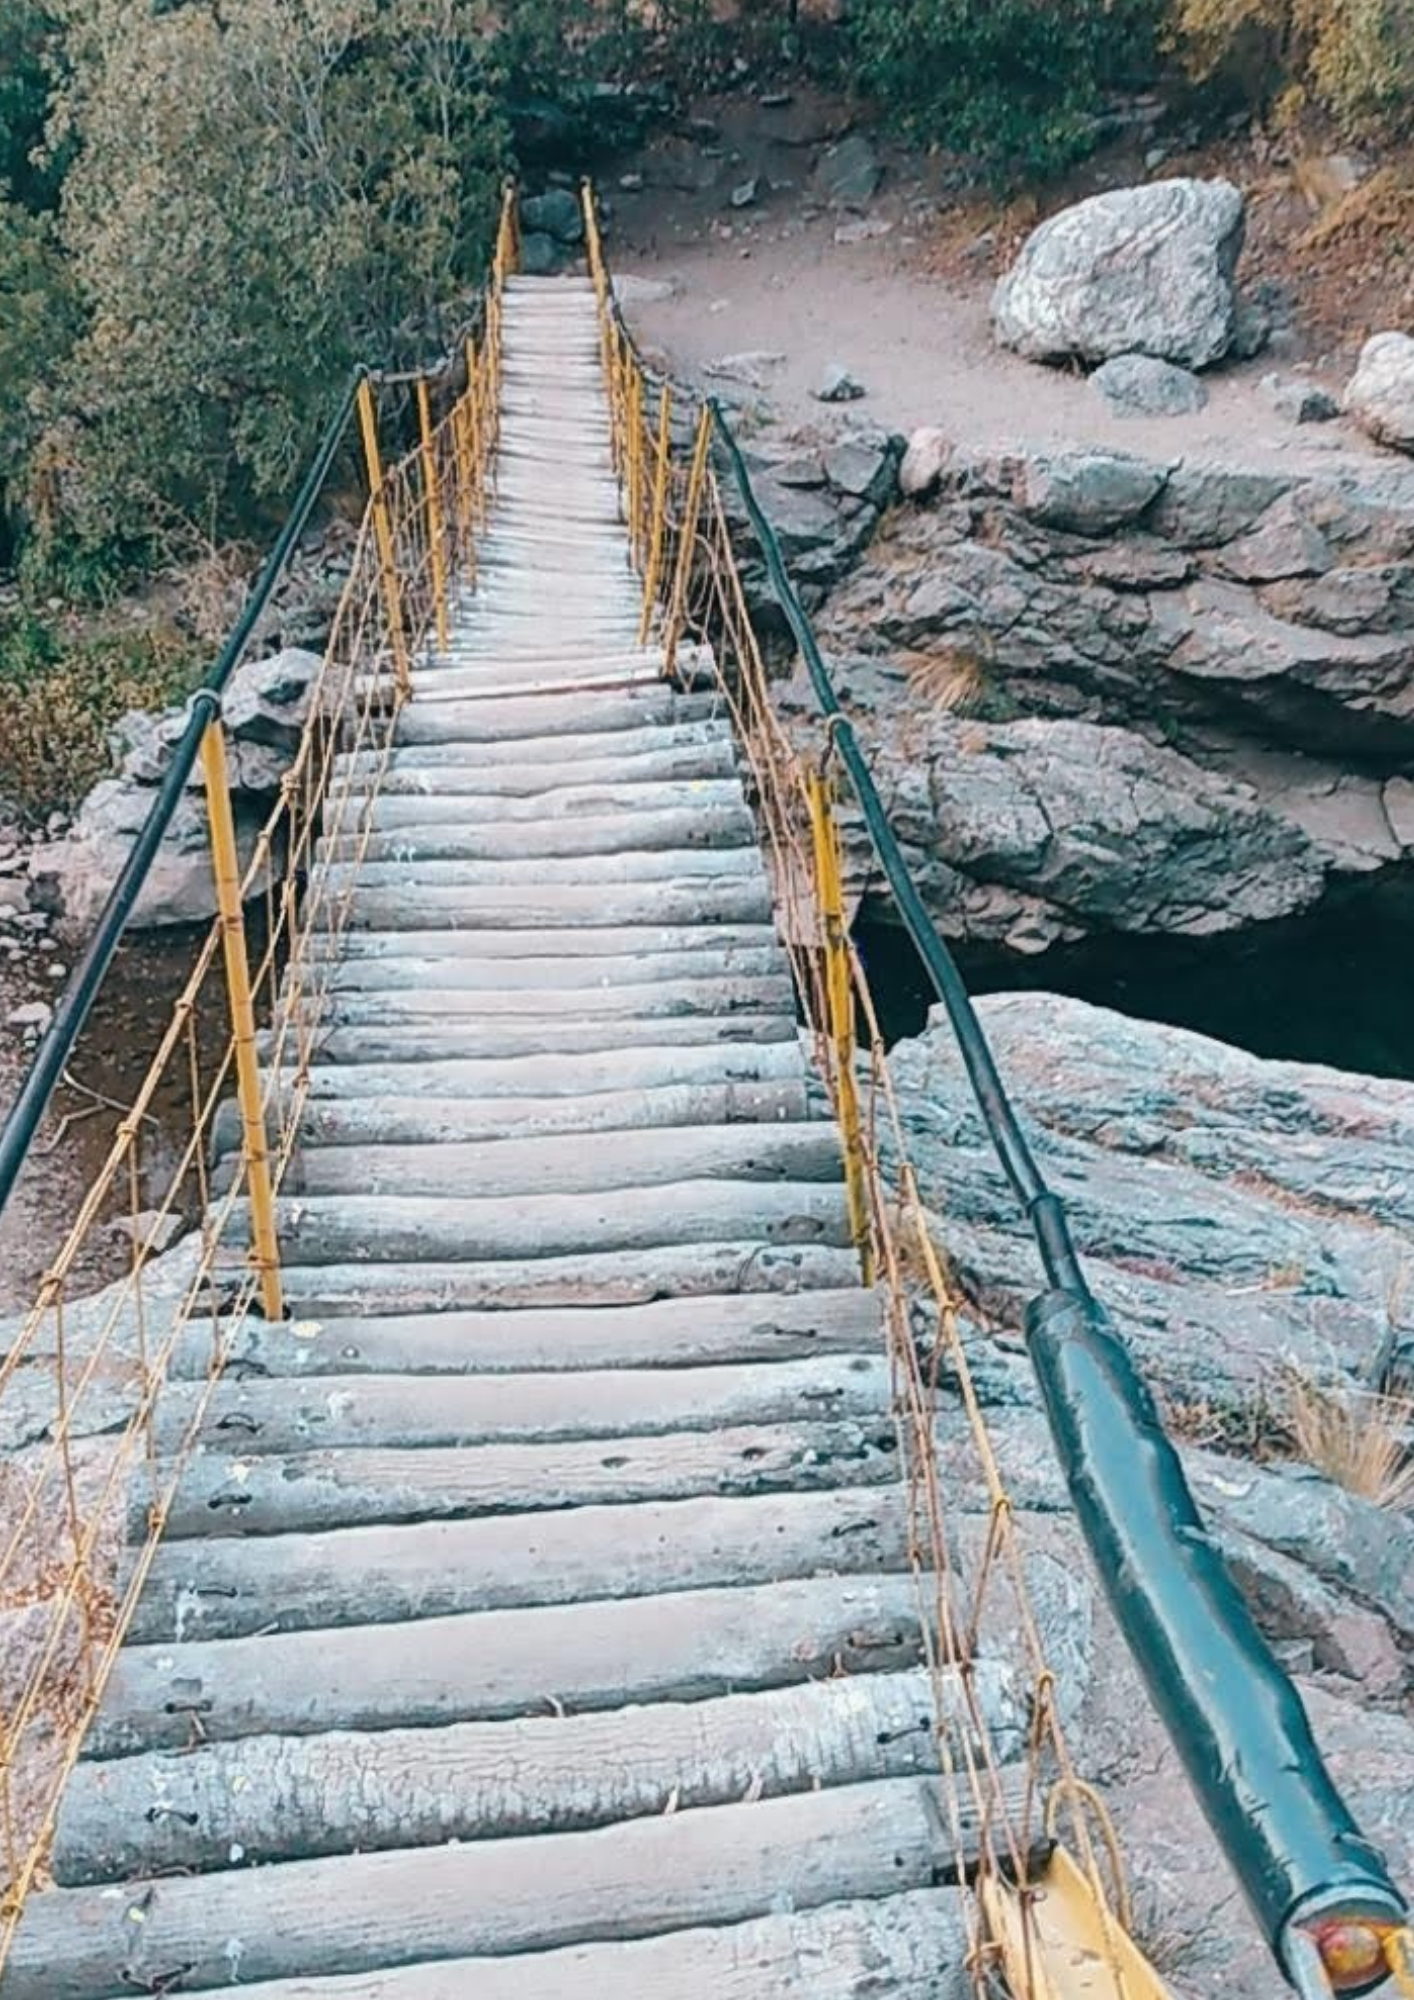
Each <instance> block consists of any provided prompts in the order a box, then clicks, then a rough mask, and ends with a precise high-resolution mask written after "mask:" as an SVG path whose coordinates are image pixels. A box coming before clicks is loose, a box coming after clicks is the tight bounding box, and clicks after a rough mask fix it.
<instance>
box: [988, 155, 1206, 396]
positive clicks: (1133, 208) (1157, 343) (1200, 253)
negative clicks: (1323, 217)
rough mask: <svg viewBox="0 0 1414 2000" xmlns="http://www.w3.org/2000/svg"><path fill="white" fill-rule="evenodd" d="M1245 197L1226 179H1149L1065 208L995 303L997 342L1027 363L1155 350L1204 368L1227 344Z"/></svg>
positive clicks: (1037, 235)
mask: <svg viewBox="0 0 1414 2000" xmlns="http://www.w3.org/2000/svg"><path fill="white" fill-rule="evenodd" d="M1243 220H1244V215H1243V201H1242V196H1241V194H1240V193H1239V192H1238V190H1237V189H1236V188H1235V187H1234V186H1233V185H1232V183H1231V182H1230V181H1223V180H1215V181H1200V180H1171V181H1154V182H1152V183H1151V184H1150V185H1148V186H1146V187H1132V188H1115V189H1113V190H1112V191H1111V192H1110V193H1108V194H1097V195H1092V196H1091V198H1090V199H1089V200H1088V201H1082V202H1077V203H1076V205H1075V206H1074V207H1073V208H1066V209H1062V210H1061V212H1060V214H1059V215H1053V216H1052V217H1051V219H1050V220H1049V222H1043V223H1042V224H1041V226H1040V228H1039V229H1037V230H1034V231H1033V232H1032V234H1031V235H1030V236H1029V237H1028V239H1027V241H1026V243H1025V245H1024V247H1023V249H1022V252H1021V255H1020V256H1019V257H1018V258H1017V260H1016V263H1015V264H1014V265H1013V267H1012V269H1011V270H1010V271H1009V272H1008V273H1007V274H1006V276H1005V277H1004V278H1003V279H1002V280H1001V282H1000V283H999V284H998V286H997V289H996V293H995V296H994V298H993V301H992V318H993V323H994V326H995V329H996V336H997V339H998V340H999V341H1000V342H1001V344H1002V346H1003V347H1011V348H1015V350H1016V352H1017V353H1018V354H1024V355H1026V356H1027V358H1028V359H1029V360H1032V361H1063V360H1070V359H1079V360H1081V361H1108V360H1110V359H1111V357H1112V356H1114V355H1116V354H1151V355H1154V356H1155V357H1156V358H1157V359H1158V360H1160V361H1172V362H1175V363H1177V364H1178V366H1179V367H1182V368H1206V367H1208V366H1209V365H1210V364H1211V363H1212V362H1214V361H1219V360H1221V359H1222V357H1223V355H1224V354H1226V353H1227V351H1228V349H1229V348H1230V347H1231V345H1232V340H1233V333H1234V329H1235V323H1236V312H1237V304H1236V298H1235V296H1234V292H1233V274H1234V272H1235V270H1236V268H1237V259H1238V256H1239V255H1240V253H1241V250H1242V232H1243Z"/></svg>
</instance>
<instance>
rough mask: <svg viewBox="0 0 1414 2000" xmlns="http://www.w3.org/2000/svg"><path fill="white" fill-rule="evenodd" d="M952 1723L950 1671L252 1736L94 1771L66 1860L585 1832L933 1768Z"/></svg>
mask: <svg viewBox="0 0 1414 2000" xmlns="http://www.w3.org/2000/svg"><path fill="white" fill-rule="evenodd" d="M936 1728H937V1723H936V1717H935V1706H934V1690H933V1683H932V1679H931V1676H930V1675H929V1673H928V1672H927V1670H926V1669H923V1668H913V1669H911V1670H909V1671H908V1672H905V1673H898V1674H861V1675H859V1676H858V1677H857V1678H848V1679H844V1678H840V1679H829V1680H822V1681H802V1682H798V1683H797V1684H796V1685H794V1686H793V1687H786V1688H773V1689H770V1690H767V1691H764V1692H759V1693H751V1694H731V1695H725V1696H721V1697H719V1698H717V1699H715V1700H708V1701H699V1702H657V1703H655V1704H654V1705H653V1706H652V1707H649V1708H632V1709H607V1710H599V1711H594V1712H590V1713H587V1714H584V1715H574V1716H555V1715H548V1716H535V1717H531V1718H528V1719H523V1720H518V1721H512V1722H471V1723H454V1724H450V1725H449V1726H447V1727H446V1728H443V1729H416V1730H413V1729H395V1730H383V1731H381V1732H379V1733H377V1734H368V1735H362V1734H352V1733H349V1732H345V1731H339V1732H336V1733H332V1734H328V1735H323V1736H248V1737H245V1738H243V1739H242V1740H241V1741H240V1742H237V1743H221V1744H216V1743H213V1744H206V1745H202V1746H199V1747H197V1748H195V1749H193V1750H191V1751H185V1752H180V1753H178V1754H176V1755H173V1754H172V1753H171V1752H167V1751H158V1752H154V1753H150V1754H148V1755H146V1756H140V1757H121V1758H118V1759H117V1760H116V1761H114V1762H110V1763H101V1764H100V1763H94V1762H89V1763H86V1764H83V1765H81V1766H80V1767H79V1769H78V1770H76V1771H75V1772H74V1774H73V1776H72V1777H71V1779H70V1781H69V1785H68V1788H67V1791H66V1795H65V1799H64V1805H63V1810H62V1814H61V1818H60V1823H59V1828H58V1832H57V1837H56V1840H55V1843H54V1848H53V1855H52V1861H51V1867H52V1871H53V1874H54V1879H55V1880H56V1881H57V1882H59V1883H61V1884H62V1885H64V1886H66V1887H78V1886H81V1885H85V1884H89V1883H94V1882H113V1881H122V1880H124V1879H125V1878H131V1877H133V1876H139V1875H155V1874H168V1873H172V1872H175V1871H176V1870H179V1869H180V1870H194V1871H200V1872H207V1873H209V1872H211V1871H213V1870H218V1869H223V1868H226V1867H229V1866H230V1865H231V1861H232V1856H233V1854H238V1855H239V1865H240V1867H242V1868H250V1867H260V1866H263V1865H265V1864H267V1863H271V1862H284V1861H304V1860H308V1859H310V1858H312V1857H314V1856H318V1855H337V1854H354V1853H361V1854H372V1853H378V1852H381V1851H386V1850H387V1849H390V1848H417V1847H433V1846H439V1845H441V1844H442V1843H443V1842H445V1841H451V1840H468V1841H488V1840H501V1839H514V1838H516V1837H522V1838H528V1837H531V1836H537V1835H543V1834H546V1833H556V1834H559V1833H569V1832H578V1831H584V1830H587V1829H588V1828H591V1827H600V1826H609V1825H612V1824H613V1823H614V1822H615V1821H626V1820H633V1819H638V1818H641V1817H643V1816H644V1815H646V1814H652V1813H662V1812H663V1811H664V1810H665V1808H666V1809H669V1810H671V1809H674V1807H676V1808H677V1809H681V1810H688V1809H691V1808H694V1807H702V1806H721V1805H729V1804H731V1803H732V1802H733V1801H735V1800H737V1799H740V1798H742V1797H744V1796H745V1795H746V1794H747V1793H749V1792H755V1793H757V1794H759V1796H761V1797H762V1798H767V1799H769V1798H779V1797H784V1796H787V1795H789V1794H791V1793H800V1792H806V1793H808V1792H809V1791H810V1790H811V1789H812V1787H826V1786H833V1785H849V1784H859V1783H867V1782H869V1781H870V1780H874V1779H881V1778H902V1777H913V1776H916V1775H919V1774H922V1773H926V1772H933V1771H936V1770H937V1769H938V1763H939V1752H938V1744H937V1741H936ZM952 1733H953V1735H954V1737H956V1730H955V1729H954V1731H953V1732H952ZM955 1747H956V1746H955Z"/></svg>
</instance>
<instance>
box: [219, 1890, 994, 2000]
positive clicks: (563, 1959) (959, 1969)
mask: <svg viewBox="0 0 1414 2000" xmlns="http://www.w3.org/2000/svg"><path fill="white" fill-rule="evenodd" d="M970 1948H971V1937H970V1932H969V1929H968V1924H967V1919H966V1915H965V1912H964V1907H963V1901H962V1896H961V1893H960V1892H959V1891H958V1890H956V1889H915V1890H910V1891H908V1892H907V1893H905V1894H903V1895H899V1896H891V1897H889V1898H888V1899H887V1900H886V1901H883V1902H863V1903H852V1902H846V1903H830V1904H827V1905H826V1906H825V1907H824V1908H823V1909H819V1910H804V1911H801V1912H799V1913H796V1914H792V1915H789V1916H769V1917H760V1918H756V1919H753V1920H752V1921H750V1922H747V1923H742V1924H727V1925H721V1926H718V1927H716V1928H713V1929H710V1930H687V1931H675V1932H671V1933H669V1934H668V1935H666V1936H663V1937H654V1938H645V1939H642V1940H640V1941H637V1942H634V1943H629V1944H595V1945H582V1946H577V1947H573V1948H567V1949H564V1950H560V1951H546V1952H523V1953H517V1954H516V1955H515V1956H513V1957H510V1958H476V1959H470V1958H449V1959H443V1960H440V1961H437V1962H432V1963H424V1964H421V1965H410V1966H405V1967H403V1968H402V1969H400V1970H394V1971H389V1972H369V1973H355V1974H352V1975H350V1976H348V1977H340V1976H338V1975H335V1976H334V1977H331V1978H327V1979H323V1978H314V1979H305V1978H295V1979H278V1980H273V1981H272V1980H261V1981H260V1983H259V1984H258V1985H255V1986H249V1985H245V1984H242V1985H240V1986H222V1987H220V1988H219V1989H211V1990H210V2000H603V1996H604V1995H605V1994H612V1995H613V1996H614V2000H662V1996H663V1994H665V1993H670V1994H672V1995H673V1996H674V2000H802V1996H803V1995H806V1994H808V1995H809V2000H940V1994H944V1993H946V1994H949V1995H951V1994H952V1992H953V1991H954V1987H953V1986H951V1985H949V1984H948V1983H947V1982H949V1981H950V1980H953V1981H955V1982H957V1983H956V1987H955V1990H956V1992H957V1993H958V1994H959V1995H960V1994H961V1993H962V1991H963V1984H962V1982H963V1981H965V1980H966V1979H967V1977H968V1975H967V1974H966V1972H965V1971H964V1970H963V1968H964V1966H965V1963H966V1960H967V1958H968V1954H969V1951H970ZM940 1980H941V1981H942V1982H943V1984H942V1985H941V1986H940V1983H939V1982H940Z"/></svg>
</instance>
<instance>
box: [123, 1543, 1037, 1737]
mask: <svg viewBox="0 0 1414 2000" xmlns="http://www.w3.org/2000/svg"><path fill="white" fill-rule="evenodd" d="M921 1595H922V1593H921V1592H920V1589H919V1585H918V1581H917V1579H916V1578H914V1577H913V1576H912V1575H911V1574H910V1573H908V1572H907V1571H898V1572H893V1573H886V1574H882V1575H872V1576H859V1575H850V1574H848V1573H846V1574H844V1575H841V1576H826V1577H810V1576H806V1577H786V1578H780V1579H777V1580H775V1581H773V1582H771V1583H769V1584H765V1585H758V1586H754V1587H753V1586H749V1585H748V1586H738V1587H735V1588H726V1589H707V1590H689V1591H677V1592H665V1593H662V1594H660V1595H658V1596H656V1597H630V1598H625V1599H623V1600H622V1601H615V1600H614V1599H606V1600H603V1601H601V1602H598V1603H591V1604H548V1605H533V1606H531V1607H529V1608H528V1609H524V1610H513V1611H477V1612H468V1613H463V1614H460V1615H455V1616H452V1617H445V1618H423V1619H419V1620H418V1621H417V1623H416V1625H414V1626H412V1627H408V1626H406V1625H398V1624H385V1625H364V1626H354V1627H351V1628H350V1629H348V1630H347V1631H346V1632H345V1633H343V1634H342V1635H341V1638H340V1642H339V1643H338V1644H337V1645H333V1646H331V1645H330V1643H329V1641H328V1639H327V1638H325V1637H324V1636H323V1634H321V1633H320V1632H318V1631H314V1632H286V1633H279V1632H276V1633H262V1634H260V1635H259V1636H257V1637H255V1638H249V1639H214V1640H201V1639H196V1640H191V1639H188V1640H185V1641H183V1642H179V1643H177V1644H164V1645H158V1646H128V1647H126V1648H125V1649H124V1650H123V1651H122V1652H121V1653H120V1654H119V1655H118V1660H117V1663H116V1665H115V1667H114V1669H113V1677H112V1680H111V1681H110V1684H109V1691H108V1695H107V1698H106V1700H105V1702H104V1705H103V1708H102V1710H101V1711H100V1713H99V1716H98V1719H97V1721H96V1722H95V1723H94V1726H93V1729H92V1731H91V1732H90V1735H89V1736H88V1738H87V1740H86V1744H85V1755H86V1756H89V1757H96V1758H100V1759H102V1758H105V1757H124V1756H130V1755H132V1754H133V1753H135V1752H137V1751H142V1750H158V1749H169V1750H177V1749H189V1748H190V1747H191V1746H192V1744H193V1743H194V1742H198V1741H199V1742H228V1741H231V1740H233V1739H235V1738H239V1737H245V1736H258V1735H269V1734H277V1735H282V1736H308V1735H319V1734H324V1733H326V1732H328V1731H331V1730H382V1729H396V1728H407V1729H433V1728H440V1727H441V1726H442V1725H444V1724H446V1723H452V1722H474V1721H488V1720H494V1719H497V1718H509V1717H512V1716H519V1715H546V1714H560V1713H571V1714H579V1713H582V1712H585V1711H589V1710H598V1709H606V1708H622V1707H629V1706H631V1705H636V1704H641V1703H645V1702H656V1701H702V1700H706V1699H708V1698H709V1697H712V1696H716V1695H725V1694H732V1693H738V1692H741V1691H743V1690H747V1689H762V1688H773V1687H792V1686H794V1685H795V1684H796V1683H797V1682H799V1681H804V1680H820V1679H823V1678H824V1677H825V1676H826V1675H828V1674H832V1673H849V1674H863V1673H869V1672H882V1671H885V1670H887V1669H890V1668H900V1667H908V1666H914V1665H916V1664H918V1662H919V1661H920V1660H921V1659H922V1657H923V1632H924V1623H925V1618H926V1616H927V1613H926V1611H925V1608H924V1606H923V1605H922V1604H921V1602H920V1598H921ZM973 1672H974V1675H976V1676H981V1675H983V1674H984V1673H986V1674H988V1675H990V1676H991V1678H992V1681H993V1682H995V1683H996V1692H995V1694H989V1695H987V1696H986V1697H985V1698H986V1699H988V1700H995V1701H996V1702H998V1703H1000V1701H1001V1698H1002V1687H1003V1679H1004V1677H1001V1676H1000V1671H999V1669H997V1668H996V1666H995V1664H994V1663H989V1662H987V1661H985V1660H984V1661H978V1662H976V1663H974V1667H973ZM1007 1685H1009V1683H1007Z"/></svg>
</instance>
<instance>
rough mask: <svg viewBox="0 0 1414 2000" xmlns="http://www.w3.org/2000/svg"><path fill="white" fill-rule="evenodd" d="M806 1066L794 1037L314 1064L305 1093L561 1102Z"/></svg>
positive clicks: (798, 1072) (768, 1078)
mask: <svg viewBox="0 0 1414 2000" xmlns="http://www.w3.org/2000/svg"><path fill="white" fill-rule="evenodd" d="M804 1070H805V1065H804V1060H803V1058H802V1056H801V1053H800V1044H799V1041H798V1039H797V1038H796V1035H795V1033H794V1030H793V1029H792V1032H791V1035H790V1037H789V1039H788V1040H779V1039H773V1040H771V1041H768V1042H756V1043H752V1044H749V1045H747V1046H733V1045H731V1044H729V1043H726V1042H717V1043H706V1044H704V1045H702V1046H699V1047H695V1048H670V1047H654V1046H648V1047H642V1048H627V1049H613V1048H610V1049H602V1050H598V1051H595V1052H591V1053H588V1054H586V1053H582V1052H581V1053H577V1054H571V1055H557V1054H555V1053H553V1052H550V1053H546V1054H537V1055H510V1056H502V1057H499V1058H498V1057H491V1056H486V1057H476V1058H465V1059H458V1060H456V1061H446V1062H437V1063H435V1064H430V1065H428V1066H427V1067H426V1068H425V1069H421V1070H419V1069H418V1068H416V1067H415V1066H409V1065H406V1064H402V1063H396V1062H392V1063H390V1062H381V1063H379V1062H364V1063H353V1062H344V1063H338V1064H330V1065H328V1066H324V1065H320V1064H316V1065H315V1066H314V1068H312V1069H311V1070H310V1072H309V1094H310V1097H311V1099H313V1100H314V1101H315V1102H318V1101H319V1100H321V1099H324V1098H337V1099H342V1100H344V1101H345V1102H348V1101H350V1100H352V1099H354V1098H358V1097H385V1096H392V1097H433V1098H442V1099H447V1098H456V1097H461V1098H473V1099H474V1098H485V1097H561V1096H570V1095H573V1094H574V1093H575V1092H576V1091H583V1092H585V1093H586V1094H592V1093H594V1092H596V1091H601V1090H653V1089H657V1088H659V1087H660V1086H662V1085H664V1084H683V1083H767V1082H771V1083H774V1082H781V1081H794V1080H795V1079H797V1078H799V1077H802V1076H803V1075H804Z"/></svg>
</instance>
